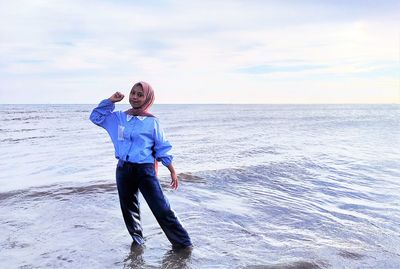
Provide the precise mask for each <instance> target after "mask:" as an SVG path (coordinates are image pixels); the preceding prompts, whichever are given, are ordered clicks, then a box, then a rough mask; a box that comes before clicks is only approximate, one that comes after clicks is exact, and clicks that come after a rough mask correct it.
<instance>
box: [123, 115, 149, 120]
mask: <svg viewBox="0 0 400 269" xmlns="http://www.w3.org/2000/svg"><path fill="white" fill-rule="evenodd" d="M134 117H136V118H138V119H139V120H141V121H144V120H145V119H146V118H147V117H146V116H133V115H129V114H126V121H130V120H131V119H132V118H134Z"/></svg>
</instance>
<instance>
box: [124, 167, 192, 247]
mask: <svg viewBox="0 0 400 269" xmlns="http://www.w3.org/2000/svg"><path fill="white" fill-rule="evenodd" d="M116 181H117V188H118V195H119V201H120V204H121V210H122V215H123V217H124V221H125V225H126V227H127V229H128V232H129V234H130V235H131V236H132V239H133V242H134V243H135V244H138V245H141V244H143V243H144V239H143V232H142V226H141V223H140V207H139V206H140V205H139V191H140V192H141V193H142V195H143V197H144V199H145V200H146V202H147V204H148V205H149V208H150V210H151V211H152V212H153V214H154V216H155V217H156V219H157V221H158V223H159V225H160V226H161V229H162V230H163V231H164V233H165V235H166V236H167V238H168V240H169V241H170V242H171V244H172V246H173V247H175V248H184V247H187V246H191V245H192V243H191V240H190V238H189V235H188V233H187V231H186V230H185V228H183V226H182V224H181V223H180V221H179V219H178V218H177V217H176V215H175V213H174V211H173V210H172V209H171V206H170V204H169V202H168V199H167V198H166V197H165V196H164V193H163V191H162V189H161V186H160V182H159V181H158V178H157V177H156V175H155V170H154V164H150V163H148V164H147V163H146V164H134V163H128V162H119V163H118V165H117V171H116Z"/></svg>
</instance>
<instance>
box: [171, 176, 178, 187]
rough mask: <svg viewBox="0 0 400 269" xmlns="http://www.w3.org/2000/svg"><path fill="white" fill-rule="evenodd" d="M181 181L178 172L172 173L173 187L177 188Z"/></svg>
mask: <svg viewBox="0 0 400 269" xmlns="http://www.w3.org/2000/svg"><path fill="white" fill-rule="evenodd" d="M178 185H179V181H178V176H177V175H176V173H171V187H172V188H173V189H174V190H176V189H178Z"/></svg>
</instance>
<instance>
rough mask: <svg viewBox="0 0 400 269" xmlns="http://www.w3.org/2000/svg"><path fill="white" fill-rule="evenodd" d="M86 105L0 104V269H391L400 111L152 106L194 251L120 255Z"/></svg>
mask: <svg viewBox="0 0 400 269" xmlns="http://www.w3.org/2000/svg"><path fill="white" fill-rule="evenodd" d="M91 107H92V106H90V105H64V106H62V105H58V106H49V105H29V106H18V105H17V106H16V105H1V106H0V129H1V130H0V131H1V133H2V137H1V138H0V139H1V144H0V153H2V154H0V171H2V172H1V174H0V230H1V233H0V267H1V268H44V267H47V268H76V267H81V268H246V269H250V268H399V267H400V247H399V246H400V227H399V225H398V224H399V223H400V209H399V208H400V207H399V204H400V192H399V190H400V188H399V187H400V182H399V176H400V169H399V167H400V165H399V164H400V160H399V159H400V158H399V149H400V146H399V142H400V141H399V138H400V136H399V135H400V128H399V127H400V125H399V123H400V122H399V107H398V106H286V105H282V106H279V105H276V106H269V105H241V106H229V105H187V106H186V105H175V106H173V105H159V106H156V107H155V110H154V113H155V114H157V115H159V118H160V120H161V123H162V125H163V126H164V129H165V131H166V133H167V136H168V138H169V140H170V141H171V142H172V144H173V145H174V148H175V154H174V155H175V159H174V162H175V166H176V168H177V170H178V172H179V177H180V179H181V186H180V188H179V190H178V191H172V190H170V189H169V187H168V177H167V174H166V169H162V170H161V171H160V172H161V173H160V179H161V182H162V185H163V186H164V189H165V192H166V195H167V197H168V198H169V200H170V202H171V204H172V206H173V208H174V210H175V211H176V212H177V214H178V216H179V218H180V219H181V220H182V222H183V223H184V225H185V227H186V228H187V229H188V231H189V233H190V235H191V237H192V240H193V242H194V244H195V248H194V250H193V251H192V253H179V252H178V253H177V252H174V251H172V250H171V246H170V244H169V242H168V241H167V239H166V237H165V236H164V234H163V233H162V231H161V229H160V228H159V227H158V225H157V223H156V221H155V219H154V217H153V216H152V215H151V213H150V210H149V209H148V208H147V205H146V203H145V202H144V201H143V199H142V201H143V202H142V209H143V211H142V212H143V218H142V221H143V223H142V224H143V228H144V234H145V237H146V247H145V249H143V250H141V251H139V250H131V248H130V247H131V246H130V243H131V239H130V238H129V236H128V233H127V231H126V229H125V226H124V223H123V220H122V217H121V213H120V210H119V203H118V197H117V194H116V188H115V184H114V173H115V171H114V167H115V160H114V159H113V152H112V145H111V144H110V142H109V139H108V137H107V135H106V132H105V131H103V130H101V129H100V128H98V127H96V126H94V125H92V124H91V123H90V122H88V119H87V118H88V114H89V113H90V108H91Z"/></svg>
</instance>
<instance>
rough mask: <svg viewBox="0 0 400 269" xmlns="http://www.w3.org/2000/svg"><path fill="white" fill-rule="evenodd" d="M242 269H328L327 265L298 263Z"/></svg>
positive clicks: (307, 262) (250, 266)
mask: <svg viewBox="0 0 400 269" xmlns="http://www.w3.org/2000/svg"><path fill="white" fill-rule="evenodd" d="M240 268H242V269H322V268H327V267H326V265H321V264H318V263H316V262H309V261H297V262H292V263H281V264H275V265H249V266H245V267H240Z"/></svg>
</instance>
